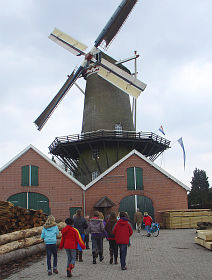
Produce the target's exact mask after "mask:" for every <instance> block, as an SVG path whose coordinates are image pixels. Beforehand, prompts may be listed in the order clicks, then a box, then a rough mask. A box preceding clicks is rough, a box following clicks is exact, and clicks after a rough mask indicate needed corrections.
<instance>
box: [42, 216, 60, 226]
mask: <svg viewBox="0 0 212 280" xmlns="http://www.w3.org/2000/svg"><path fill="white" fill-rule="evenodd" d="M56 225H57V224H56V222H55V217H54V216H52V215H49V216H48V217H47V220H46V222H45V224H44V228H45V229H48V228H51V227H54V226H56Z"/></svg>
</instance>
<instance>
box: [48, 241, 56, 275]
mask: <svg viewBox="0 0 212 280" xmlns="http://www.w3.org/2000/svg"><path fill="white" fill-rule="evenodd" d="M52 255H53V258H54V260H53V268H54V269H55V268H57V245H56V244H46V257H47V268H48V271H51V269H52V268H51V256H52Z"/></svg>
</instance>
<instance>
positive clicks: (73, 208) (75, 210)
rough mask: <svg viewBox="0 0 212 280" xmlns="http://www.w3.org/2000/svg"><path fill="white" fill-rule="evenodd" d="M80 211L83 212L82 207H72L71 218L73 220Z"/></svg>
mask: <svg viewBox="0 0 212 280" xmlns="http://www.w3.org/2000/svg"><path fill="white" fill-rule="evenodd" d="M78 209H81V210H82V208H81V207H71V208H69V210H70V217H71V218H73V216H74V214H76V212H77V210H78Z"/></svg>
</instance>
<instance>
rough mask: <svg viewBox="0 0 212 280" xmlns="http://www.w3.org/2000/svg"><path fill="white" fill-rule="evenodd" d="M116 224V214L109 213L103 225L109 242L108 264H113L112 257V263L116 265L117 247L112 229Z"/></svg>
mask: <svg viewBox="0 0 212 280" xmlns="http://www.w3.org/2000/svg"><path fill="white" fill-rule="evenodd" d="M116 223H117V218H116V213H115V212H111V214H110V216H109V219H108V220H107V223H106V225H105V230H106V232H107V236H108V237H107V239H108V241H109V251H110V264H112V263H113V257H114V263H115V264H117V263H118V262H117V259H118V245H117V244H116V241H115V235H114V234H113V227H114V225H115V224H116Z"/></svg>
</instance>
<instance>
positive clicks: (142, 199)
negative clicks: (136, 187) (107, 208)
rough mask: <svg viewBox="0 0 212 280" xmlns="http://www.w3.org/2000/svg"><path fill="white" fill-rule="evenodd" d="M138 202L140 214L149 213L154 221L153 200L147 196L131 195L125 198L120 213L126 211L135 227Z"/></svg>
mask: <svg viewBox="0 0 212 280" xmlns="http://www.w3.org/2000/svg"><path fill="white" fill-rule="evenodd" d="M136 201H137V208H139V210H140V212H142V213H144V212H148V213H149V215H150V216H151V217H152V218H153V220H154V208H153V205H152V200H151V199H150V198H148V197H146V196H143V195H137V196H135V195H130V196H127V197H125V198H123V199H122V200H121V202H120V207H119V212H121V211H124V212H127V213H128V215H129V217H130V220H131V221H132V224H133V226H135V225H134V214H135V211H136Z"/></svg>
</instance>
